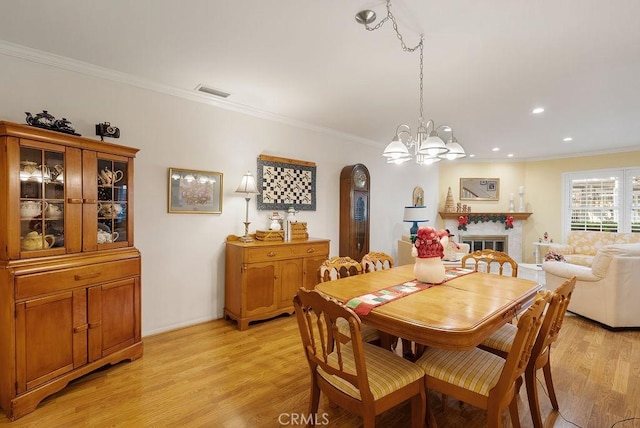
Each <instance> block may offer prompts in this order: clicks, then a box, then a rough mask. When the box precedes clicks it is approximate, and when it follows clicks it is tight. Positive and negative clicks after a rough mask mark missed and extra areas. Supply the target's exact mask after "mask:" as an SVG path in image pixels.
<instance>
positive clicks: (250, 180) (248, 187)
mask: <svg viewBox="0 0 640 428" xmlns="http://www.w3.org/2000/svg"><path fill="white" fill-rule="evenodd" d="M236 193H246V194H249V193H258V187H257V186H256V179H255V178H254V177H253V175H251V172H247V173H246V174H245V175H243V176H242V181H241V182H240V185H239V186H238V188H237V189H236Z"/></svg>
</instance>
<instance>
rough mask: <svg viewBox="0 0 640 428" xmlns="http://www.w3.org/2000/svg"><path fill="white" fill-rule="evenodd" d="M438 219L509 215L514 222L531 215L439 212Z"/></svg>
mask: <svg viewBox="0 0 640 428" xmlns="http://www.w3.org/2000/svg"><path fill="white" fill-rule="evenodd" d="M439 214H440V217H441V218H442V219H444V220H446V219H457V218H458V217H460V216H461V215H476V216H477V215H489V216H495V215H510V216H511V217H513V219H514V220H526V219H528V218H529V216H530V215H531V214H533V213H521V212H517V213H481V212H468V213H467V212H464V213H462V212H461V213H459V212H442V211H441V212H440V213H439Z"/></svg>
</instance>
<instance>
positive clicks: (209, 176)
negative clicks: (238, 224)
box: [169, 168, 222, 214]
mask: <svg viewBox="0 0 640 428" xmlns="http://www.w3.org/2000/svg"><path fill="white" fill-rule="evenodd" d="M169 212H170V213H184V214H221V213H222V173H221V172H209V171H199V170H195V169H179V168H169Z"/></svg>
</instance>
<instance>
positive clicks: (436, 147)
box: [418, 131, 449, 156]
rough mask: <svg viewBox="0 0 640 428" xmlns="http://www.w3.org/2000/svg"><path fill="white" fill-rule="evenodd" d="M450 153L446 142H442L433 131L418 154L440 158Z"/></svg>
mask: <svg viewBox="0 0 640 428" xmlns="http://www.w3.org/2000/svg"><path fill="white" fill-rule="evenodd" d="M448 151H449V149H448V148H447V147H446V145H445V144H444V141H442V138H440V137H438V134H437V133H436V132H435V131H431V133H430V134H429V138H427V139H426V141H425V142H423V143H422V144H421V145H420V149H419V150H418V153H420V154H421V155H428V156H438V155H439V154H443V153H447V152H448Z"/></svg>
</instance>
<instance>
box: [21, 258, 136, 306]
mask: <svg viewBox="0 0 640 428" xmlns="http://www.w3.org/2000/svg"><path fill="white" fill-rule="evenodd" d="M137 275H140V259H139V258H135V259H129V260H120V261H115V262H105V263H102V264H93V265H89V266H82V267H74V268H69V269H60V270H56V271H50V272H44V273H34V274H28V275H24V276H16V280H15V286H16V289H15V293H16V300H17V299H25V298H28V297H33V296H39V295H42V294H47V293H54V292H57V291H61V290H66V289H71V288H75V287H83V286H87V285H91V284H101V283H105V282H109V281H114V280H116V279H120V278H129V277H132V276H137Z"/></svg>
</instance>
